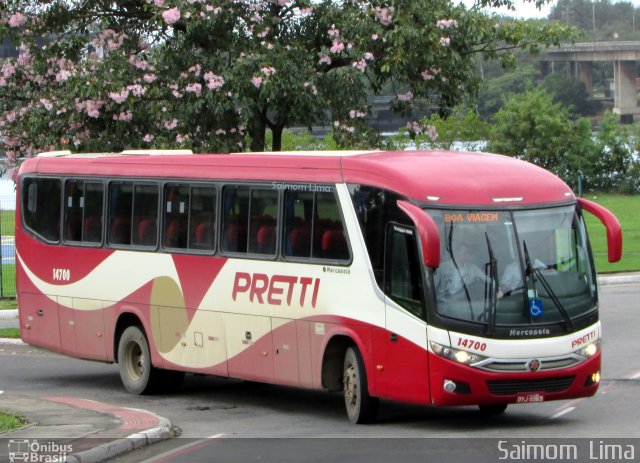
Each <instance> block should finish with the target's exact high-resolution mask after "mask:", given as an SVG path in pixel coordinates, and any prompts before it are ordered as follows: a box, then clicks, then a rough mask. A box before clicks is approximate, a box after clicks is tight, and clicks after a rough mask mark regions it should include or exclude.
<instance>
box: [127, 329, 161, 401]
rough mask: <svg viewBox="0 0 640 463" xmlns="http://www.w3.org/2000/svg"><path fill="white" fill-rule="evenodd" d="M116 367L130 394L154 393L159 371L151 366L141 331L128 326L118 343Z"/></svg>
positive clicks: (145, 339) (146, 345)
mask: <svg viewBox="0 0 640 463" xmlns="http://www.w3.org/2000/svg"><path fill="white" fill-rule="evenodd" d="M118 367H119V369H120V378H121V379H122V384H124V387H125V388H126V389H127V391H129V392H130V393H132V394H137V395H141V394H151V393H153V392H155V389H156V387H157V386H158V382H159V380H160V371H159V370H158V369H157V368H155V367H154V366H153V365H152V364H151V355H150V353H149V343H148V342H147V338H146V336H145V335H144V332H143V331H142V329H141V328H140V327H138V326H130V327H128V328H127V329H126V330H124V332H123V333H122V336H121V337H120V342H119V343H118Z"/></svg>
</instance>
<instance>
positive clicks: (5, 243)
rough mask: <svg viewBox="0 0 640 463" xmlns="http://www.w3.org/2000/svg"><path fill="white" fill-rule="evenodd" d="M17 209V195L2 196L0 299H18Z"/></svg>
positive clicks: (0, 201)
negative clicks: (16, 257) (15, 231)
mask: <svg viewBox="0 0 640 463" xmlns="http://www.w3.org/2000/svg"><path fill="white" fill-rule="evenodd" d="M15 208H16V198H15V195H14V196H10V195H3V196H0V240H1V245H0V258H1V259H2V265H0V298H7V297H16V259H15V256H16V254H15V251H16V246H15V233H14V230H15V216H16V211H15Z"/></svg>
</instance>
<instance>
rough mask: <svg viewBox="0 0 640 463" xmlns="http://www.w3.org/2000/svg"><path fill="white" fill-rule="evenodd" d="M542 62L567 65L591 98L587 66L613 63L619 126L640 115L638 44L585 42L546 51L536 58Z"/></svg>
mask: <svg viewBox="0 0 640 463" xmlns="http://www.w3.org/2000/svg"><path fill="white" fill-rule="evenodd" d="M540 59H541V61H543V62H547V63H549V62H552V63H553V62H568V63H569V66H570V69H571V73H572V75H573V76H575V77H576V78H578V79H580V80H581V81H583V82H584V83H585V84H586V86H587V92H589V95H592V94H593V78H592V75H591V66H592V63H593V62H595V61H606V62H611V63H613V80H614V107H613V111H614V112H616V113H618V114H620V116H621V119H622V121H623V122H632V121H633V117H634V116H637V115H640V108H639V107H638V101H637V89H636V77H637V72H636V62H637V61H640V41H638V42H589V43H576V44H573V45H562V46H561V47H559V48H550V49H548V50H547V51H546V52H545V53H544V54H542V55H541V57H540Z"/></svg>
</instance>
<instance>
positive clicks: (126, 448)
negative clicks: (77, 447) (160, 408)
mask: <svg viewBox="0 0 640 463" xmlns="http://www.w3.org/2000/svg"><path fill="white" fill-rule="evenodd" d="M130 410H135V409H130ZM145 413H148V414H151V415H154V416H156V417H157V418H158V421H159V422H160V424H158V426H155V427H153V428H150V429H147V430H145V431H140V432H136V433H134V434H131V435H129V436H127V437H123V438H120V439H116V440H113V441H111V442H107V443H104V444H101V445H98V446H96V447H93V448H91V449H88V450H84V451H82V452H78V453H74V454H72V455H69V456H68V457H67V460H66V461H67V463H99V462H102V461H105V460H110V459H112V458H115V457H117V456H120V455H122V454H124V453H127V452H131V451H133V450H137V449H140V448H142V447H146V446H149V445H151V444H155V443H156V442H160V441H163V440H168V439H171V438H172V437H176V432H175V431H174V430H173V427H172V425H171V422H170V421H169V420H168V419H166V418H164V417H162V416H158V415H156V414H155V413H151V412H148V411H145Z"/></svg>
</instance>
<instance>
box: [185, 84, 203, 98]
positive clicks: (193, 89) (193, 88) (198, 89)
mask: <svg viewBox="0 0 640 463" xmlns="http://www.w3.org/2000/svg"><path fill="white" fill-rule="evenodd" d="M185 91H186V92H187V93H195V94H196V96H198V97H199V96H200V95H201V94H202V85H200V84H199V83H198V82H194V83H192V84H189V85H187V86H186V88H185Z"/></svg>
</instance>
